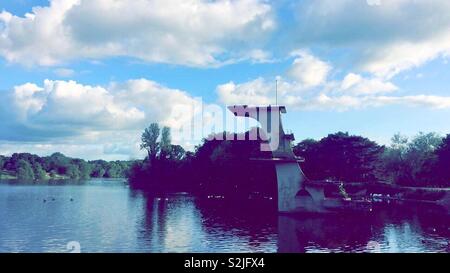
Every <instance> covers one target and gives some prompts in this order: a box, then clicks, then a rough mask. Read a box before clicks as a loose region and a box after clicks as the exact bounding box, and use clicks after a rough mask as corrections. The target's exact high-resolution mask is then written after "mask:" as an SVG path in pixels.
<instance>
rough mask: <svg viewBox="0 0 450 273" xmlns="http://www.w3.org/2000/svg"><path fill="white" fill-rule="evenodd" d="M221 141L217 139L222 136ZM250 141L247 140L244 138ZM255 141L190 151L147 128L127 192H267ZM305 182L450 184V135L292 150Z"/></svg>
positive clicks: (272, 188)
mask: <svg viewBox="0 0 450 273" xmlns="http://www.w3.org/2000/svg"><path fill="white" fill-rule="evenodd" d="M225 134H227V133H225V132H224V133H223V137H222V138H220V139H228V138H225ZM247 139H248V138H247ZM259 147H260V141H229V140H217V138H216V139H214V140H209V141H208V140H203V142H202V143H201V144H200V145H198V146H197V147H196V148H195V150H194V152H186V151H184V150H183V149H182V148H181V147H180V146H177V145H172V144H171V141H170V129H169V128H167V127H165V128H163V129H162V130H161V134H160V128H159V126H158V124H152V125H151V126H150V127H149V128H147V129H145V131H144V133H143V134H142V146H141V148H142V149H145V150H146V151H147V157H146V158H145V159H144V160H142V161H137V162H135V163H134V164H133V165H132V167H131V170H130V172H129V174H130V176H129V180H130V184H131V186H132V187H135V188H140V189H145V190H149V191H172V190H177V191H180V190H181V191H190V192H204V193H207V194H220V195H224V194H225V195H233V196H238V195H248V194H262V195H273V194H274V193H276V184H275V183H274V181H276V175H275V170H274V166H273V164H272V163H270V162H264V161H255V160H253V159H255V158H269V157H271V154H270V153H267V152H261V151H260V149H259ZM293 150H294V153H295V154H296V155H297V156H299V157H302V158H304V159H305V160H304V162H302V163H300V165H301V167H302V169H303V171H304V173H305V175H306V176H307V177H308V179H310V180H312V181H314V180H334V181H342V182H344V183H345V182H362V183H371V182H386V183H391V184H396V185H401V186H413V187H450V168H449V167H450V135H447V136H446V137H441V136H439V135H437V134H435V133H428V134H425V133H419V134H418V135H416V136H415V137H413V138H411V139H408V138H407V137H404V136H402V135H400V134H396V135H394V137H393V138H392V141H391V144H390V145H379V144H378V143H376V142H375V141H372V140H370V139H368V138H365V137H362V136H355V135H350V134H348V133H344V132H338V133H334V134H330V135H328V136H326V137H324V138H322V139H320V140H313V139H306V140H303V141H301V142H299V143H297V144H296V145H295V146H294V147H293Z"/></svg>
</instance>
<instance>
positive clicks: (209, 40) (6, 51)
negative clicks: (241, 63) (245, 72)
mask: <svg viewBox="0 0 450 273" xmlns="http://www.w3.org/2000/svg"><path fill="white" fill-rule="evenodd" d="M274 28H275V21H274V19H273V15H272V7H271V6H270V5H269V4H268V3H266V2H265V1H260V0H243V1H230V0H218V1H206V0H171V1H166V0H135V1H115V0H89V1H87V0H51V1H50V5H49V6H46V7H34V8H33V10H32V12H30V13H27V14H25V15H24V16H18V15H14V14H11V13H10V12H8V11H2V12H1V13H0V55H1V56H3V57H4V58H5V59H6V60H8V61H9V62H16V63H22V64H26V65H34V64H38V65H47V66H49V65H56V64H59V63H62V62H65V61H69V60H72V59H78V58H91V59H98V58H105V57H110V56H127V57H132V58H138V59H141V60H144V61H148V62H158V63H171V64H180V65H188V66H214V65H220V64H221V63H224V62H225V63H226V62H227V61H229V60H235V59H242V58H256V60H257V61H261V60H262V59H266V57H267V54H266V53H264V52H263V51H258V45H260V44H261V43H262V42H263V41H264V38H265V35H266V34H267V33H269V32H271V31H272V30H273V29H274Z"/></svg>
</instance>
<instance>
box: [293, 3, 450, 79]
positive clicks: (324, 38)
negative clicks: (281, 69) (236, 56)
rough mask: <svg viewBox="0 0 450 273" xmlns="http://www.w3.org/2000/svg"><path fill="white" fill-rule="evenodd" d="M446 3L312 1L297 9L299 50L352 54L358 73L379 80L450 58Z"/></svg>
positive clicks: (449, 8) (449, 6)
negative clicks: (312, 48)
mask: <svg viewBox="0 0 450 273" xmlns="http://www.w3.org/2000/svg"><path fill="white" fill-rule="evenodd" d="M448 14H450V2H449V1H447V0H432V1H415V0H392V1H360V0H346V1H334V0H307V1H303V2H301V3H299V4H298V8H297V11H296V18H297V22H296V26H295V27H294V29H293V33H291V34H290V35H291V36H290V37H296V39H294V40H295V42H294V46H296V47H298V46H305V45H307V46H312V45H317V46H325V47H327V48H330V47H332V48H342V49H345V50H349V51H351V52H352V58H353V59H354V61H356V64H358V65H359V67H360V68H361V69H363V70H365V71H367V72H370V73H373V74H375V75H376V76H378V77H392V76H394V75H396V74H397V73H399V72H401V71H404V70H407V69H410V68H414V67H417V66H420V65H422V64H423V63H425V62H427V61H430V60H432V59H435V58H437V57H439V56H448V55H449V53H450V17H449V16H448Z"/></svg>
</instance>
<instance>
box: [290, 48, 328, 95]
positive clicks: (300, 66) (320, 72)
mask: <svg viewBox="0 0 450 273" xmlns="http://www.w3.org/2000/svg"><path fill="white" fill-rule="evenodd" d="M293 55H294V56H297V58H296V59H295V60H294V63H293V64H292V66H291V68H290V69H289V71H288V75H289V76H290V77H291V78H292V79H293V80H295V81H296V82H297V83H299V84H301V85H303V86H305V87H314V86H317V85H320V84H323V83H324V82H325V81H326V79H327V76H328V73H329V72H330V70H331V66H330V65H329V64H327V63H326V62H324V61H322V60H320V59H318V58H316V57H315V56H313V55H311V54H310V53H308V52H306V51H295V52H294V53H293Z"/></svg>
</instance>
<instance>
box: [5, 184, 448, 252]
mask: <svg viewBox="0 0 450 273" xmlns="http://www.w3.org/2000/svg"><path fill="white" fill-rule="evenodd" d="M449 240H450V219H449V216H448V215H441V214H439V213H438V212H437V213H436V215H434V214H430V212H429V211H421V210H420V206H419V208H411V207H410V206H403V207H402V206H398V207H397V206H396V207H392V206H389V207H387V206H385V205H380V206H379V207H376V208H375V209H374V211H373V212H372V213H371V214H368V215H351V214H349V215H345V216H330V215H297V216H295V217H293V216H283V215H278V213H277V212H276V211H275V209H274V206H273V205H270V204H263V203H248V204H246V203H239V204H236V203H234V204H233V205H230V204H227V202H226V201H224V200H214V201H205V200H199V199H197V198H194V197H192V196H189V195H187V194H172V195H166V196H149V195H146V194H143V193H141V192H137V191H133V190H131V189H129V188H128V186H127V185H125V183H124V181H123V180H106V179H97V180H90V181H86V183H80V184H79V185H11V184H8V183H0V252H80V251H81V252H449V251H450V247H449Z"/></svg>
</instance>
